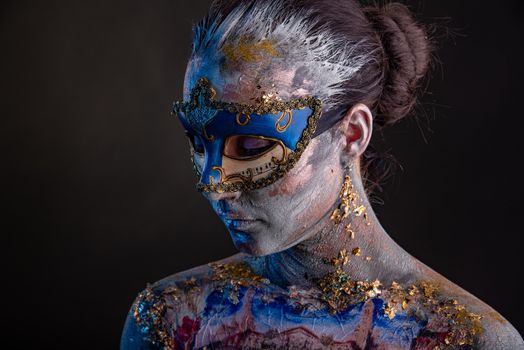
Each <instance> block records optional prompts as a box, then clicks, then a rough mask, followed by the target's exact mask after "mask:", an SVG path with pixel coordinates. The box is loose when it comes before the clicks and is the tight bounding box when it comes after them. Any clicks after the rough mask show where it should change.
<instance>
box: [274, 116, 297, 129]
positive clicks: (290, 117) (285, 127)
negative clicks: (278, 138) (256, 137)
mask: <svg viewBox="0 0 524 350" xmlns="http://www.w3.org/2000/svg"><path fill="white" fill-rule="evenodd" d="M286 115H287V116H288V117H287V121H286V123H285V124H284V125H280V123H281V122H282V121H283V120H284V118H285V116H286ZM291 121H293V111H284V112H282V114H281V115H280V117H279V118H278V120H277V122H276V123H275V128H276V129H277V131H278V132H284V131H286V129H287V128H288V127H289V126H290V125H291Z"/></svg>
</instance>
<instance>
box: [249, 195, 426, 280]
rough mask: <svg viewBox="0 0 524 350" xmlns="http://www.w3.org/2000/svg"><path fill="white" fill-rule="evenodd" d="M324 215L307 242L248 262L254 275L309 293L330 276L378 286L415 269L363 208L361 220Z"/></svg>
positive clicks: (411, 259)
mask: <svg viewBox="0 0 524 350" xmlns="http://www.w3.org/2000/svg"><path fill="white" fill-rule="evenodd" d="M335 210H336V209H334V210H332V211H330V212H329V213H328V215H326V217H325V218H323V219H322V220H321V221H320V222H319V223H318V226H317V227H315V228H314V229H315V233H314V234H312V235H311V236H310V238H308V239H306V240H304V241H302V242H300V243H299V244H296V245H294V246H292V247H290V248H288V249H286V250H284V251H281V252H278V253H275V254H271V255H267V256H264V257H260V258H250V259H249V260H250V265H251V266H252V267H253V268H254V270H255V271H256V272H257V273H259V274H261V275H263V276H265V277H266V278H268V279H269V280H270V281H271V282H272V283H273V284H276V285H278V286H280V287H283V288H286V287H289V286H297V287H303V288H311V287H315V286H318V283H319V281H320V280H321V279H322V278H324V277H325V276H326V275H328V274H330V273H333V272H336V271H338V272H343V273H344V274H345V275H347V276H349V278H351V279H353V280H359V281H374V280H377V279H379V280H380V281H381V282H383V283H391V282H392V281H394V280H397V281H401V280H403V279H404V278H405V277H403V276H406V275H409V274H410V272H411V271H413V270H414V269H415V268H416V267H415V265H416V264H415V259H414V258H412V257H411V256H410V255H409V254H408V253H406V252H405V251H404V250H403V249H402V248H400V247H399V246H398V245H397V244H396V243H395V242H394V241H393V240H392V239H391V238H390V237H389V236H388V235H387V233H386V232H385V231H384V229H383V228H382V226H381V225H380V223H379V222H378V219H377V218H376V216H375V214H374V213H373V211H372V210H371V209H370V206H369V204H368V205H367V206H366V212H365V213H366V215H363V214H364V213H361V215H358V216H357V215H351V216H350V217H348V218H345V219H344V220H339V221H337V220H334V218H333V213H334V212H335Z"/></svg>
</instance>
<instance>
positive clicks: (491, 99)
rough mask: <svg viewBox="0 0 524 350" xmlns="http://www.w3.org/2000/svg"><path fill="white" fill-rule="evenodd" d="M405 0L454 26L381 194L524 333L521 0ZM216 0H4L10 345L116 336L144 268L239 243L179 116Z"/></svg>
mask: <svg viewBox="0 0 524 350" xmlns="http://www.w3.org/2000/svg"><path fill="white" fill-rule="evenodd" d="M408 3H409V4H411V5H412V8H413V9H414V10H416V11H417V12H418V13H419V14H420V17H419V18H421V20H422V21H424V22H426V23H429V22H434V21H437V22H438V23H441V24H444V25H446V26H448V28H451V29H450V32H452V33H454V34H453V35H449V36H448V37H447V38H444V37H442V36H441V37H440V38H441V39H439V45H440V50H439V53H438V55H439V58H440V60H441V61H442V65H441V66H438V67H437V68H436V69H434V71H433V73H432V75H433V78H432V80H431V84H430V85H429V89H428V94H426V96H425V97H424V99H423V102H424V103H423V109H422V111H421V113H419V118H418V121H417V120H416V119H414V118H413V119H410V120H406V121H405V122H403V123H401V124H400V125H397V126H395V127H393V128H391V129H390V130H389V131H388V132H386V135H385V137H386V144H387V145H388V146H389V147H390V148H391V151H392V153H393V154H394V155H395V156H396V158H397V159H399V161H400V162H401V164H402V167H403V170H399V171H398V172H397V174H396V176H395V178H393V179H392V180H391V181H390V182H389V183H388V185H387V186H386V192H385V193H384V194H382V195H381V198H382V199H383V200H384V204H383V205H376V206H375V209H376V211H377V212H378V214H379V217H380V219H381V222H382V223H383V225H384V226H385V228H386V229H387V231H388V232H389V233H390V234H391V235H392V236H393V237H394V239H395V240H396V241H397V242H399V243H400V244H401V245H402V246H403V247H405V248H406V249H407V250H408V251H409V252H410V253H412V254H413V255H414V256H416V257H418V258H419V259H421V260H422V261H424V262H425V263H427V264H428V265H429V266H431V267H433V268H434V269H436V270H437V271H439V272H440V273H442V274H444V275H445V276H447V277H448V278H450V279H451V280H452V281H454V282H456V283H458V284H459V285H461V286H463V287H464V288H465V289H467V290H469V291H470V292H472V293H473V294H475V295H477V296H478V297H480V298H481V299H483V300H484V301H486V302H487V303H489V304H490V305H492V306H493V307H494V308H495V309H497V310H498V311H500V312H501V313H502V314H503V315H504V316H505V317H507V318H508V319H509V320H510V321H511V322H512V323H513V324H514V325H515V327H516V328H517V329H519V331H520V332H522V331H523V329H524V322H523V320H522V312H523V311H524V310H523V306H522V302H521V301H520V300H521V297H522V295H523V292H524V288H523V286H522V283H521V281H522V271H521V269H522V254H523V247H522V244H521V240H520V236H521V235H522V233H523V232H522V229H521V227H520V222H521V220H522V214H521V210H522V205H521V202H520V199H521V197H522V195H523V190H522V182H521V180H522V173H521V162H522V158H523V157H522V151H523V147H522V139H523V137H522V130H523V129H522V127H523V126H524V123H523V122H522V117H523V116H522V112H521V110H522V108H521V106H522V101H523V98H524V97H523V94H522V90H523V89H522V79H523V78H524V74H523V68H522V67H523V62H524V57H523V56H524V55H523V53H522V34H523V30H522V29H523V24H522V23H523V22H522V19H521V17H522V15H523V11H522V9H523V8H522V5H521V4H522V2H521V1H518V0H514V1H510V0H506V1H498V2H497V3H496V5H495V3H493V2H490V5H489V6H488V5H483V4H481V3H479V2H478V1H472V0H468V1H455V0H447V1H443V0H439V1H428V0H427V1H409V2H408ZM208 4H209V1H197V0H193V1H191V2H186V1H184V2H182V1H174V0H170V1H167V0H154V1H138V0H132V1H124V0H121V1H108V0H103V1H102V0H90V1H78V0H74V1H73V0H62V1H58V0H47V1H41V2H39V1H23V0H18V1H3V2H2V3H1V5H0V9H1V11H2V12H1V15H0V16H1V24H0V28H1V29H0V40H1V42H0V60H1V62H0V85H1V91H0V103H1V109H0V110H1V113H2V115H1V119H0V120H1V126H0V132H1V134H0V137H1V143H2V145H1V149H2V151H3V152H2V153H3V155H2V158H1V159H2V162H1V165H0V169H1V172H0V174H1V175H0V176H1V184H2V192H3V195H2V202H1V203H2V208H1V210H2V214H3V215H5V218H4V219H2V221H1V223H2V236H1V237H2V250H3V253H2V257H3V260H4V261H3V265H2V272H3V276H2V280H3V283H2V289H3V291H4V292H5V293H6V295H5V296H4V297H3V300H2V303H1V304H2V306H1V317H0V318H1V319H2V323H3V324H4V326H3V331H4V337H2V339H3V340H2V342H4V341H6V339H9V340H11V341H14V344H13V345H11V346H10V347H8V348H23V349H29V348H53V349H62V348H76V349H112V348H116V347H117V344H118V341H119V336H120V332H121V328H122V324H123V322H124V318H125V316H126V312H127V310H128V308H129V306H130V304H131V302H132V300H133V298H134V297H135V295H136V294H137V293H138V292H139V291H140V290H141V289H142V288H143V287H144V286H145V284H146V282H153V281H155V280H158V279H160V278H162V277H165V276H167V275H170V274H172V273H175V272H177V271H181V270H184V269H188V268H190V267H193V266H196V265H200V264H204V263H207V262H209V261H212V260H215V259H219V258H221V257H225V256H227V255H229V254H232V253H234V252H235V250H234V248H233V246H232V244H231V242H230V239H229V237H228V235H227V232H226V230H225V229H224V228H223V227H222V225H221V224H220V222H219V220H218V218H216V217H215V216H214V215H213V213H212V211H211V209H210V208H209V207H208V205H207V203H206V202H205V201H204V199H203V198H201V197H200V195H199V194H198V193H197V192H196V191H195V190H194V188H193V183H194V175H193V170H192V167H191V164H190V161H189V156H188V151H187V145H186V140H185V137H184V135H183V132H182V130H181V127H180V126H179V125H178V123H177V121H175V120H174V119H173V118H171V117H170V115H169V110H170V106H171V102H172V100H173V99H175V98H177V99H178V98H179V97H180V95H181V87H182V78H183V74H184V69H185V60H186V59H187V56H188V53H189V46H190V39H191V24H192V23H193V22H195V21H196V20H198V19H199V18H200V17H201V16H203V15H204V13H205V12H206V9H207V6H208ZM448 17H450V18H451V21H449V20H447V19H446V18H448ZM441 33H442V30H441ZM4 348H5V347H4Z"/></svg>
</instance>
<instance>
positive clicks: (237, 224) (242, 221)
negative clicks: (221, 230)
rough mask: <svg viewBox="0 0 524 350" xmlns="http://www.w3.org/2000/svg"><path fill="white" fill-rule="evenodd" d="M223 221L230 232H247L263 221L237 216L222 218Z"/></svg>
mask: <svg viewBox="0 0 524 350" xmlns="http://www.w3.org/2000/svg"><path fill="white" fill-rule="evenodd" d="M221 218H222V221H223V222H224V224H225V225H226V226H227V228H228V229H230V230H237V231H245V230H249V229H251V228H254V227H255V226H256V225H258V224H259V223H260V222H261V220H258V219H253V218H246V217H242V216H237V215H226V216H221Z"/></svg>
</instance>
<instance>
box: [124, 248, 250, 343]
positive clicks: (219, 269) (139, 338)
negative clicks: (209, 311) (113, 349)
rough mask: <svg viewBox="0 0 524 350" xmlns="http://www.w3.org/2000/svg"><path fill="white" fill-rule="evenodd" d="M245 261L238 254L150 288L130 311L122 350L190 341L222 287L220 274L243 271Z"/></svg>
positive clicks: (187, 271) (156, 283)
mask: <svg viewBox="0 0 524 350" xmlns="http://www.w3.org/2000/svg"><path fill="white" fill-rule="evenodd" d="M242 261H243V260H242V254H237V255H233V256H231V257H229V258H226V259H223V260H220V261H217V262H213V263H209V264H206V265H202V266H198V267H195V268H192V269H190V270H186V271H183V272H179V273H176V274H173V275H171V276H168V277H166V278H164V279H161V280H159V281H157V282H155V283H152V284H147V286H146V288H145V289H144V290H142V291H141V292H140V293H139V294H138V296H137V297H136V299H135V301H134V302H133V304H132V306H131V308H130V310H129V313H128V316H127V319H126V323H125V326H124V331H123V334H122V339H121V342H120V348H121V349H126V350H131V349H157V348H163V347H165V346H166V345H168V346H169V343H170V342H172V341H173V339H174V338H178V337H182V338H184V337H191V336H192V332H193V331H195V330H196V329H198V328H199V322H200V315H202V314H203V313H204V312H205V310H204V308H205V305H206V299H207V298H208V297H209V296H210V295H211V293H212V292H213V291H214V290H215V289H216V288H217V284H219V281H218V278H216V276H217V274H220V273H227V271H225V272H224V270H227V269H232V268H235V266H237V267H236V268H237V269H239V268H241V267H239V266H241V265H242ZM173 331H175V332H179V333H180V334H172V333H173Z"/></svg>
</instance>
